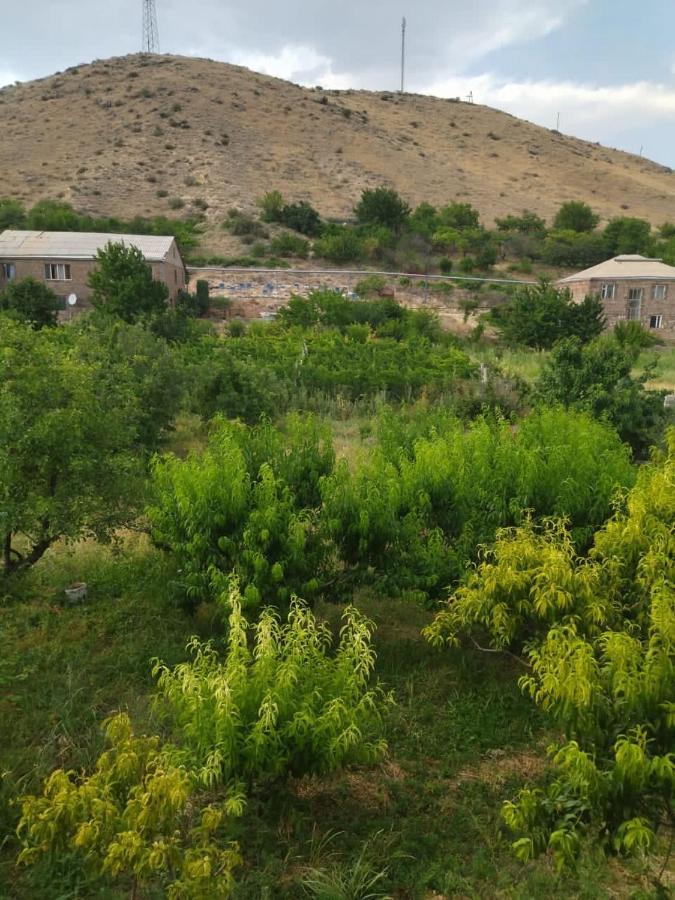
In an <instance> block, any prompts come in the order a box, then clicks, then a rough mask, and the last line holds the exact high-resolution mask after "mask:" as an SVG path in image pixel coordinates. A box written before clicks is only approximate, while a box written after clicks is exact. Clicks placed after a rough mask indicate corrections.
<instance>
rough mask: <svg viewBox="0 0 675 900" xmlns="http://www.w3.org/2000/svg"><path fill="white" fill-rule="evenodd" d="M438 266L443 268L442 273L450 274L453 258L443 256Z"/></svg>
mask: <svg viewBox="0 0 675 900" xmlns="http://www.w3.org/2000/svg"><path fill="white" fill-rule="evenodd" d="M438 268H439V269H440V270H441V274H442V275H450V274H451V273H452V260H451V259H448V257H447V256H444V257H442V259H441V261H440V262H439V264H438Z"/></svg>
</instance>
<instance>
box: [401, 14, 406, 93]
mask: <svg viewBox="0 0 675 900" xmlns="http://www.w3.org/2000/svg"><path fill="white" fill-rule="evenodd" d="M406 24H407V23H406V20H405V16H403V19H402V20H401V93H404V91H405V29H406Z"/></svg>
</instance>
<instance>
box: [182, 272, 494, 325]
mask: <svg viewBox="0 0 675 900" xmlns="http://www.w3.org/2000/svg"><path fill="white" fill-rule="evenodd" d="M188 273H189V290H190V291H193V292H194V291H195V290H196V285H197V281H199V280H202V281H206V282H207V283H208V285H209V294H210V296H211V297H227V298H228V299H229V300H230V301H231V305H230V311H229V315H230V317H233V318H243V319H258V318H262V319H266V318H271V317H273V316H274V314H275V313H276V311H277V310H278V309H280V307H282V306H285V305H286V303H288V301H289V299H290V298H291V296H292V295H293V294H299V295H301V296H304V295H306V294H308V293H309V292H310V291H313V290H322V289H326V290H334V291H339V292H341V293H343V294H346V295H349V294H350V293H352V292H353V291H354V288H355V287H356V285H357V284H358V282H359V281H361V280H362V279H363V278H364V277H366V276H367V275H369V274H371V275H372V274H374V273H372V272H370V273H369V272H360V271H347V270H344V271H320V270H302V269H275V270H269V269H267V270H260V271H258V270H255V269H244V268H237V269H235V268H227V269H224V268H217V267H213V268H200V269H196V268H188ZM406 279H407V280H408V281H409V282H410V283H409V284H408V283H406V282H405V280H404V284H401V278H400V276H398V275H392V276H386V277H385V281H386V289H385V290H386V295H387V296H391V297H393V298H394V299H395V300H396V301H397V303H401V304H402V305H404V306H410V307H413V308H420V307H423V308H427V309H431V310H434V311H435V312H437V313H438V314H439V316H440V317H441V319H445V318H447V319H452V320H453V321H454V320H456V319H458V318H459V320H463V318H464V312H463V310H462V307H461V302H462V301H463V300H469V299H471V298H472V296H475V297H477V300H478V303H479V305H478V308H477V309H476V313H477V314H478V313H481V312H485V311H486V310H487V309H489V308H491V307H492V306H495V305H497V304H498V303H501V302H503V300H504V299H505V296H504V295H503V294H501V293H500V292H499V290H498V289H495V290H484V291H482V292H481V293H480V294H478V295H472V293H471V292H470V291H468V290H466V289H464V288H462V287H459V286H458V285H456V284H454V283H453V282H451V281H450V280H449V279H444V278H439V277H438V276H429V277H428V278H427V277H425V276H423V275H413V276H406ZM425 282H427V286H426V287H425ZM448 286H450V288H449V289H448Z"/></svg>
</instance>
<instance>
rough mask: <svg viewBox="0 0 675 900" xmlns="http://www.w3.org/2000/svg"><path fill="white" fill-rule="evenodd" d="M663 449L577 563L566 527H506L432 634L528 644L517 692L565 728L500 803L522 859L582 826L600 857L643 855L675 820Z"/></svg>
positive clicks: (673, 644) (562, 858)
mask: <svg viewBox="0 0 675 900" xmlns="http://www.w3.org/2000/svg"><path fill="white" fill-rule="evenodd" d="M668 443H669V450H668V454H667V456H665V457H664V456H658V455H657V456H656V457H655V459H654V461H653V464H652V465H651V466H650V467H645V468H643V469H642V470H641V472H640V474H639V476H638V481H637V484H636V485H635V486H634V487H633V489H632V490H631V492H630V493H629V494H628V496H627V498H626V501H625V503H623V504H622V505H621V507H620V508H619V510H618V511H617V512H616V514H615V515H614V517H613V518H612V519H611V520H610V521H609V522H608V523H607V524H606V525H605V526H604V527H603V528H602V529H601V530H599V531H598V532H597V533H596V535H595V537H594V542H593V546H592V549H591V551H590V553H589V555H588V556H587V557H586V558H579V556H578V555H577V552H576V550H575V547H574V544H573V542H572V541H571V540H570V536H569V534H568V533H567V530H566V525H565V523H564V522H556V523H554V524H550V525H549V526H548V527H546V528H545V529H544V530H543V531H539V530H537V529H534V528H533V527H532V525H531V524H526V525H525V526H524V527H522V528H520V529H518V530H516V531H515V532H510V533H505V534H502V535H501V536H500V537H499V539H498V541H497V544H496V545H495V547H494V549H493V550H492V551H490V552H489V553H488V554H487V555H486V558H485V559H484V561H483V562H482V563H481V565H480V566H479V567H478V569H477V570H475V571H474V572H473V573H472V574H471V575H470V576H469V579H468V581H467V584H466V586H465V587H462V588H460V589H459V591H457V592H456V594H455V595H454V596H453V597H452V598H451V599H450V601H449V603H448V606H447V608H446V609H445V610H444V611H443V612H441V613H440V614H439V616H438V617H437V618H436V620H435V622H434V623H433V625H432V626H431V627H430V628H429V629H427V636H428V637H430V638H431V639H432V640H434V641H443V640H450V641H456V640H457V637H458V635H460V634H461V633H467V632H468V633H469V634H472V633H475V634H477V635H478V636H480V637H481V638H482V639H483V640H484V638H483V635H484V634H487V636H488V640H489V641H490V643H491V644H492V646H493V648H495V649H499V648H502V647H512V648H513V649H515V650H520V651H521V652H525V654H526V656H527V657H528V663H529V667H530V672H529V674H527V675H524V676H523V677H522V678H521V679H520V684H521V687H522V689H523V691H524V692H525V693H526V694H529V696H531V697H532V699H533V700H534V701H535V702H536V703H537V704H538V705H539V706H541V707H542V709H544V710H545V711H546V712H548V714H549V715H550V716H551V717H552V718H553V720H554V722H555V724H556V726H557V727H558V728H562V729H563V730H564V733H565V741H564V742H563V743H562V744H561V745H559V746H558V747H557V748H553V749H552V755H553V776H554V777H553V778H552V779H549V781H548V784H547V785H546V786H544V787H543V788H531V787H528V788H525V789H523V790H522V791H521V792H520V794H519V795H518V797H517V799H516V801H515V802H509V803H507V804H505V807H504V818H505V820H506V822H507V824H508V826H509V827H510V828H511V829H512V830H513V831H515V832H516V835H517V836H518V838H517V840H516V841H515V843H514V845H513V846H514V849H515V851H516V853H517V854H518V856H519V857H520V858H521V859H523V860H527V859H529V858H531V857H533V856H535V855H537V854H539V853H541V852H544V851H546V850H548V851H551V852H552V853H553V855H554V856H555V857H556V859H557V861H558V863H559V864H560V865H564V864H566V863H570V862H572V860H573V859H574V857H575V856H576V855H577V853H578V852H579V849H580V843H581V839H582V837H583V836H585V835H588V834H591V835H595V836H597V838H598V839H599V840H600V841H601V842H602V844H603V846H604V847H605V849H606V850H607V851H608V852H616V851H619V852H622V853H635V852H646V851H648V850H649V849H651V848H652V847H653V845H654V836H655V831H656V830H657V829H658V828H660V827H662V826H663V825H666V826H669V825H672V811H673V810H672V797H673V789H674V788H675V770H674V768H673V760H672V747H673V742H674V741H675V720H674V719H673V702H672V698H673V696H675V693H674V692H675V673H674V670H673V665H672V661H673V653H674V651H675V631H674V628H673V622H674V621H675V592H674V591H673V576H674V575H675V568H674V566H673V555H672V553H671V552H670V544H671V542H672V528H673V522H674V521H675V490H674V488H673V484H674V482H673V462H674V454H675V431H673V430H671V431H670V433H669V437H668Z"/></svg>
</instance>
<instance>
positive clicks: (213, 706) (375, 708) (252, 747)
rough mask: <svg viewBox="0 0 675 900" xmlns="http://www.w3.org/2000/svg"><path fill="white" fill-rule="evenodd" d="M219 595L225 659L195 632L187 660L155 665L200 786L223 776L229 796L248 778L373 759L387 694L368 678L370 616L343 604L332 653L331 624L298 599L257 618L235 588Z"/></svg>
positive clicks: (184, 757) (380, 747) (181, 747)
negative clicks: (224, 612) (225, 617)
mask: <svg viewBox="0 0 675 900" xmlns="http://www.w3.org/2000/svg"><path fill="white" fill-rule="evenodd" d="M225 602H226V603H227V607H228V609H229V628H228V633H227V653H226V655H225V658H224V659H221V658H220V656H219V654H218V653H217V651H216V650H215V649H214V647H213V646H212V645H209V644H206V645H204V644H200V643H199V641H198V640H197V639H196V638H193V640H192V641H191V642H190V644H189V649H190V650H191V653H192V659H191V660H190V661H188V662H185V663H181V664H179V665H177V666H176V667H175V668H174V669H169V668H167V667H166V666H163V665H161V664H160V663H159V662H157V663H156V665H155V668H154V674H155V675H156V676H157V679H158V687H159V690H160V693H161V697H160V699H159V702H158V709H159V711H160V712H161V713H163V714H164V715H165V716H166V719H167V721H168V722H169V723H170V725H172V726H173V727H174V729H175V731H176V734H177V736H178V740H177V749H176V752H175V759H176V762H178V763H180V764H181V765H182V766H185V767H186V768H187V769H188V770H190V771H194V772H195V776H196V778H197V780H198V781H199V782H201V783H202V784H203V785H205V786H208V787H214V786H216V785H222V784H224V785H226V786H227V787H228V788H229V790H230V793H232V794H234V795H236V794H240V793H243V791H244V788H245V787H248V786H249V785H253V784H255V785H258V786H261V785H264V784H265V783H269V782H270V781H272V780H274V779H279V778H287V777H289V776H295V777H301V776H303V775H311V774H325V773H327V772H331V771H334V770H335V769H338V768H340V767H342V766H344V765H347V764H348V763H354V762H357V763H370V762H373V761H375V760H377V759H379V758H380V757H381V755H382V754H383V753H384V751H385V749H386V744H385V742H384V741H383V739H382V738H381V736H380V732H381V708H382V707H383V705H384V701H385V697H384V695H383V693H382V691H381V689H380V688H379V687H377V686H375V687H371V686H370V680H371V676H372V672H373V667H374V663H375V653H374V651H373V649H372V646H371V635H372V629H373V624H372V623H371V622H370V621H369V620H368V619H366V618H365V617H364V616H363V615H361V613H359V611H358V610H357V609H356V608H355V607H353V606H350V607H347V608H346V609H345V611H344V613H343V616H342V628H341V630H340V642H339V644H338V646H337V648H336V649H335V651H334V653H330V652H329V651H330V645H331V642H332V641H331V633H330V631H329V629H328V627H327V626H326V625H325V624H319V623H318V622H317V621H316V619H315V618H314V616H313V615H312V613H311V611H310V610H309V609H308V608H307V607H306V606H305V605H304V604H303V603H302V602H301V601H300V600H297V599H293V600H292V601H291V604H290V610H289V613H288V618H287V620H285V621H283V620H280V618H279V615H278V614H277V613H276V612H275V611H273V610H270V609H266V610H264V611H263V612H262V614H261V616H260V619H259V621H258V622H257V624H256V625H254V626H250V625H249V624H248V623H247V622H246V620H245V618H244V617H243V615H242V611H241V602H240V599H239V596H238V593H237V590H236V588H231V589H230V591H229V596H228V595H226V600H225ZM249 632H251V633H252V635H253V640H252V641H251V642H250V641H249Z"/></svg>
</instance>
